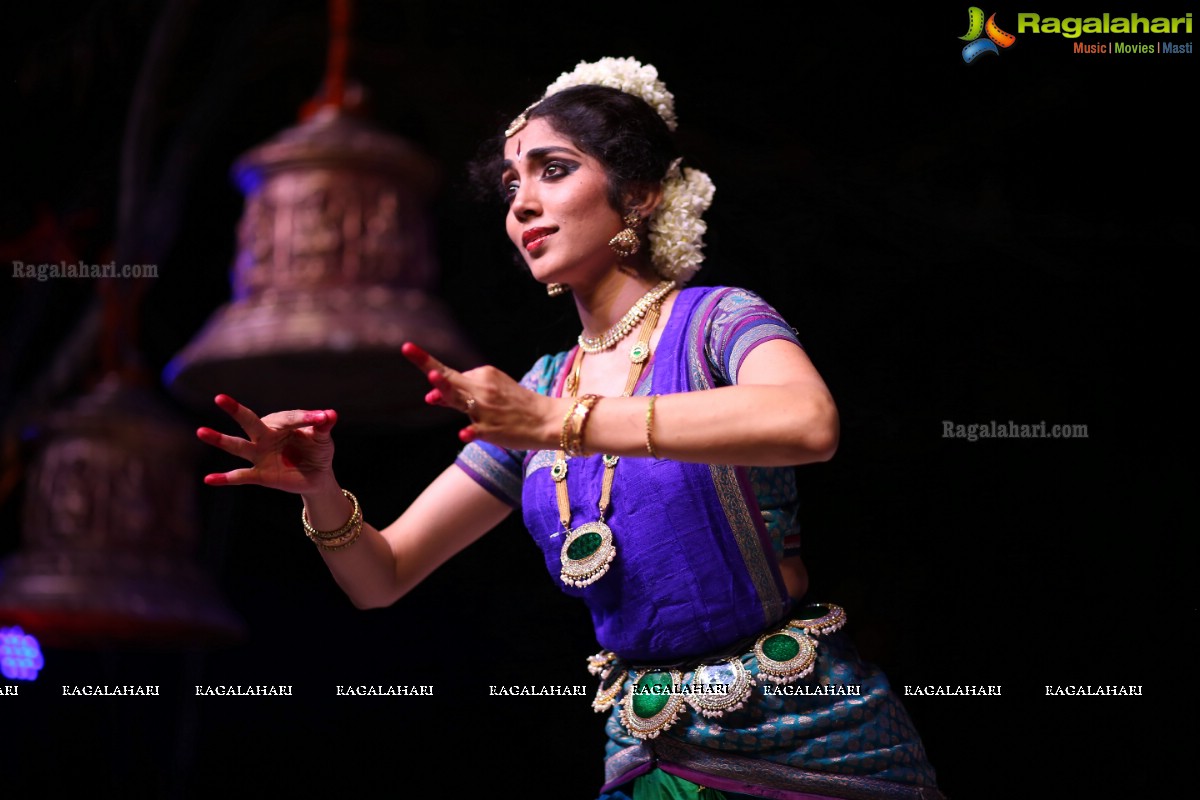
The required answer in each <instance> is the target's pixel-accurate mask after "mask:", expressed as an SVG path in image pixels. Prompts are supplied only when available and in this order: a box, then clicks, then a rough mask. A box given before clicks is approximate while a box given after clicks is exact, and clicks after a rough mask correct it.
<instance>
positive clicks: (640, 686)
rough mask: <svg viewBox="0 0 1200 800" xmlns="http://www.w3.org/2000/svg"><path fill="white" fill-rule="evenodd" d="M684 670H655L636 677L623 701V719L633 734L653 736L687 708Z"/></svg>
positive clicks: (644, 736) (667, 726)
mask: <svg viewBox="0 0 1200 800" xmlns="http://www.w3.org/2000/svg"><path fill="white" fill-rule="evenodd" d="M682 686H683V673H681V672H679V671H678V670H669V671H668V670H653V671H651V672H647V673H645V674H643V675H641V676H639V677H638V678H637V680H635V681H634V682H633V687H632V689H631V690H630V692H629V694H627V695H625V698H624V699H623V700H622V701H621V722H622V724H624V725H625V730H627V731H629V734H630V735H631V736H634V737H636V738H638V739H653V738H654V737H655V736H658V734H660V733H662V732H663V731H665V730H666V729H667V728H669V727H670V726H671V723H673V722H675V720H676V719H677V718H678V717H679V713H680V712H681V711H682V710H683V709H684V706H685V703H684V699H683V695H682V694H679V692H678V688H677V687H682Z"/></svg>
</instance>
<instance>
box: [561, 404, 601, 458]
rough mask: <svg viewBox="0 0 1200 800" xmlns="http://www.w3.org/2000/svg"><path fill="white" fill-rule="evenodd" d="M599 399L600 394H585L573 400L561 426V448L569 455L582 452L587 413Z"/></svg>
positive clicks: (578, 454) (577, 454)
mask: <svg viewBox="0 0 1200 800" xmlns="http://www.w3.org/2000/svg"><path fill="white" fill-rule="evenodd" d="M599 400H600V395H596V394H585V395H584V396H583V397H581V398H579V399H578V400H576V401H575V405H574V406H572V408H571V413H570V414H569V415H568V416H567V419H566V422H565V423H564V426H563V437H562V442H561V444H562V446H563V448H562V450H563V452H564V453H566V454H567V455H569V456H581V455H583V453H584V446H583V433H584V429H585V427H586V426H587V421H588V415H589V414H590V413H591V411H592V408H593V407H595V405H596V403H597V402H598V401H599Z"/></svg>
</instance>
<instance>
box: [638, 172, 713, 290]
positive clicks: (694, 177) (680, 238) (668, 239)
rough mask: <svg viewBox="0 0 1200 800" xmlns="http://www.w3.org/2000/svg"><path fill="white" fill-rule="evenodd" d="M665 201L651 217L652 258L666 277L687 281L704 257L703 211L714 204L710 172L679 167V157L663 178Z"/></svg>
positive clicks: (656, 267)
mask: <svg viewBox="0 0 1200 800" xmlns="http://www.w3.org/2000/svg"><path fill="white" fill-rule="evenodd" d="M662 188H663V196H662V202H661V203H659V206H658V208H657V209H655V211H654V214H653V215H652V216H651V217H650V259H651V261H652V262H653V263H654V268H655V269H657V270H658V272H659V274H660V275H662V276H663V277H664V278H671V279H672V280H675V281H678V282H679V283H687V282H688V281H690V280H691V279H692V277H693V276H694V275H695V274H696V271H697V270H699V269H700V264H701V262H703V261H704V254H703V253H702V252H701V250H702V248H703V247H704V232H705V231H706V230H708V225H707V224H706V223H705V222H704V220H703V219H701V215H702V214H703V213H704V212H705V211H707V210H708V207H709V206H710V205H712V198H713V192H714V191H715V190H716V187H715V186H713V182H712V179H711V178H709V177H708V173H706V172H701V171H700V170H698V169H691V168H690V167H689V168H686V169H683V170H681V169H680V168H679V159H675V161H674V162H673V163H672V164H671V168H670V169H669V170H667V177H665V178H664V179H663V184H662Z"/></svg>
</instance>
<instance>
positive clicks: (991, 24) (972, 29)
mask: <svg viewBox="0 0 1200 800" xmlns="http://www.w3.org/2000/svg"><path fill="white" fill-rule="evenodd" d="M984 33H986V34H987V38H986V39H980V38H979V37H980V36H982V35H983V34H984ZM958 38H959V39H962V40H963V41H964V42H969V44H968V45H967V46H966V47H964V48H963V51H962V57H963V61H965V62H967V63H968V64H970V63H971V62H972V61H974V60H975V59H977V58H979V56H981V55H983V54H984V53H994V54H996V55H1000V48H1001V47H1005V48H1007V47H1012V44H1013V42H1015V41H1016V40H1017V37H1015V36H1013V35H1012V34H1011V33H1005V32H1004V31H1002V30H1000V26H999V25H997V24H996V15H995V14H992V15H991V16H990V17H988V18H987V22H986V23H985V22H984V21H983V9H982V8H980V7H979V6H971V7H970V8H969V9H967V33H966V35H965V36H960V37H958Z"/></svg>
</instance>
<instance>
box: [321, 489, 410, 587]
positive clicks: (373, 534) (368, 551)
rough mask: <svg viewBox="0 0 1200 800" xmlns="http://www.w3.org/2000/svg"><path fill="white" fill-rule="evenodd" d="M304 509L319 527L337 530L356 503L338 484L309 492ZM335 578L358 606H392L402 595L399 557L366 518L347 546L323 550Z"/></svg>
mask: <svg viewBox="0 0 1200 800" xmlns="http://www.w3.org/2000/svg"><path fill="white" fill-rule="evenodd" d="M303 497H304V511H305V514H307V515H308V520H309V524H311V525H312V526H313V527H314V528H316V529H318V530H336V529H337V528H339V527H341V526H342V525H343V524H345V522H346V520H347V519H349V517H350V514H351V512H352V510H353V504H352V503H351V502H350V500H349V499H348V498H346V497H345V496H344V495H343V494H342V491H341V489H340V488H338V487H337V486H336V485H332V486H329V487H327V488H323V489H321V490H319V491H316V492H313V493H306V494H304V495H303ZM321 556H322V558H324V560H325V564H326V566H328V567H329V571H330V573H332V574H333V579H334V580H335V581H336V582H337V584H338V586H340V587H341V589H342V591H344V592H345V593H346V596H347V597H349V598H350V601H351V602H352V603H354V605H355V606H357V607H358V608H379V607H382V606H387V605H391V604H392V603H394V602H395V601H396V600H397V599H398V598H399V597H400V594H401V593H400V591H399V589H398V586H397V580H396V558H395V554H394V553H393V552H392V548H391V546H390V545H389V544H388V542H387V540H386V539H384V537H383V536H382V535H381V534H380V533H379V531H378V530H377V529H376V528H375V527H373V526H372V525H369V524H367V522H366V521H365V520H364V522H363V526H362V534H361V535H360V536H359V537H358V539H357V540H356V541H355V542H354V543H353V544H351V545H350V546H348V547H343V548H341V549H338V550H325V549H322V550H321Z"/></svg>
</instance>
